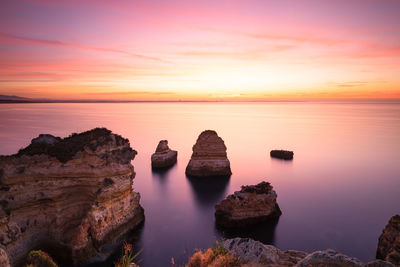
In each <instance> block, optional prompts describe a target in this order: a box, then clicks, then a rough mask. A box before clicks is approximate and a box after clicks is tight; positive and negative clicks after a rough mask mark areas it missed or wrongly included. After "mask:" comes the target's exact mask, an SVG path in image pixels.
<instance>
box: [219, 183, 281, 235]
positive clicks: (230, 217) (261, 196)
mask: <svg viewBox="0 0 400 267" xmlns="http://www.w3.org/2000/svg"><path fill="white" fill-rule="evenodd" d="M276 198H277V194H276V192H275V191H274V190H273V188H272V186H271V185H270V183H268V182H261V183H259V184H257V185H248V186H242V189H241V190H240V191H236V192H235V193H233V194H232V195H229V196H227V197H226V199H224V200H222V201H221V202H220V203H219V204H217V205H216V206H215V219H216V223H217V225H220V226H222V227H225V228H243V227H248V226H251V225H253V224H256V223H260V222H263V221H267V220H271V219H274V218H277V217H279V216H280V215H281V214H282V212H281V210H280V208H279V205H278V203H277V202H276Z"/></svg>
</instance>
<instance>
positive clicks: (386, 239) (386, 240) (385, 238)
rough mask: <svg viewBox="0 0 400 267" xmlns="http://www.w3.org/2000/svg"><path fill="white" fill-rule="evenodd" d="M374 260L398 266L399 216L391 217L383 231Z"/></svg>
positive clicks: (399, 264) (399, 262)
mask: <svg viewBox="0 0 400 267" xmlns="http://www.w3.org/2000/svg"><path fill="white" fill-rule="evenodd" d="M376 258H377V259H381V260H385V261H389V262H391V263H393V264H394V265H397V266H400V215H395V216H393V217H392V218H391V219H390V220H389V223H388V224H387V225H386V227H385V229H383V232H382V234H381V236H380V237H379V243H378V249H377V252H376Z"/></svg>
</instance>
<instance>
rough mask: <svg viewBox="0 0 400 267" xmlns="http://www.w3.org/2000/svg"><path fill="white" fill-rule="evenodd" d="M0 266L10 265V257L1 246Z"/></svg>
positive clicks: (8, 266) (7, 266)
mask: <svg viewBox="0 0 400 267" xmlns="http://www.w3.org/2000/svg"><path fill="white" fill-rule="evenodd" d="M0 266H1V267H10V261H9V259H8V255H7V253H6V252H5V250H4V249H3V248H1V247H0Z"/></svg>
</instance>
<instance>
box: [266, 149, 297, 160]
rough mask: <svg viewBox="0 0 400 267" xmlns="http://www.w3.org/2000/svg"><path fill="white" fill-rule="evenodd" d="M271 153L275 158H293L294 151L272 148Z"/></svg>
mask: <svg viewBox="0 0 400 267" xmlns="http://www.w3.org/2000/svg"><path fill="white" fill-rule="evenodd" d="M270 155H271V157H273V158H278V159H286V160H290V159H293V155H294V153H293V151H288V150H271V152H270Z"/></svg>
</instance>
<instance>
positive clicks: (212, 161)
mask: <svg viewBox="0 0 400 267" xmlns="http://www.w3.org/2000/svg"><path fill="white" fill-rule="evenodd" d="M231 174H232V172H231V167H230V163H229V160H228V157H227V154H226V146H225V143H224V140H222V139H221V137H219V136H218V134H217V133H216V132H215V131H212V130H206V131H204V132H202V133H201V134H200V135H199V137H198V138H197V141H196V144H194V146H193V154H192V157H191V159H190V161H189V164H188V165H187V167H186V175H188V176H193V177H213V176H222V177H226V176H230V175H231Z"/></svg>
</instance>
